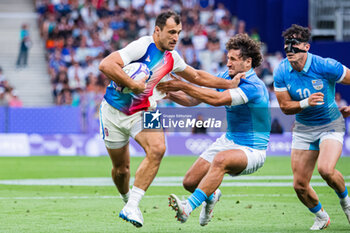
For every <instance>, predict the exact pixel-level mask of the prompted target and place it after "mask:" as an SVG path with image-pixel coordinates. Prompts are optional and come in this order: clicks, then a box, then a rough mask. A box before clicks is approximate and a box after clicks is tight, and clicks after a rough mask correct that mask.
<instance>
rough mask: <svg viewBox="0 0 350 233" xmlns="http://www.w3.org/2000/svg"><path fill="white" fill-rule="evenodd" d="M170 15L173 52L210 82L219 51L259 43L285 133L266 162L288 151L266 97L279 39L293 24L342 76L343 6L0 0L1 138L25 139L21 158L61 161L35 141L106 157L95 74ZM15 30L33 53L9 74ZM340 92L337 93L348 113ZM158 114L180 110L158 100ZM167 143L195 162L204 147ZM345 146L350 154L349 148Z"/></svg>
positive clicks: (324, 0)
mask: <svg viewBox="0 0 350 233" xmlns="http://www.w3.org/2000/svg"><path fill="white" fill-rule="evenodd" d="M169 8H171V9H173V10H175V11H178V12H180V13H181V15H182V20H183V32H182V33H181V35H180V40H179V44H178V46H177V50H178V52H179V53H180V54H181V56H182V57H183V58H184V59H185V61H186V62H187V63H188V64H189V65H191V66H193V67H195V68H198V69H204V70H206V71H208V72H210V73H213V74H216V73H218V72H220V71H223V70H225V69H226V66H225V64H226V62H225V60H226V57H225V43H226V41H227V40H228V38H229V37H231V36H233V35H235V34H237V33H248V34H250V36H251V37H252V38H254V39H256V40H260V41H261V42H263V49H262V52H263V54H264V62H263V64H262V65H261V66H260V67H258V68H257V69H256V72H257V74H258V76H259V77H260V78H261V79H262V80H263V81H264V82H265V84H266V85H267V86H268V88H269V92H270V101H271V106H272V107H274V108H275V110H276V115H274V116H273V119H272V120H273V122H274V123H278V124H277V126H278V127H280V126H281V127H282V128H279V129H280V130H277V131H279V132H284V134H283V136H281V137H272V140H271V146H270V147H271V148H270V151H269V153H270V154H271V153H272V154H273V153H275V154H288V153H289V150H290V138H289V137H290V135H288V133H290V129H291V120H290V119H287V117H286V116H285V115H283V114H282V113H281V112H280V110H279V108H278V103H277V100H276V97H275V95H274V93H273V88H272V82H273V77H272V72H273V69H274V67H276V66H277V65H278V64H279V62H280V61H281V60H282V59H283V57H284V53H282V52H281V51H283V38H282V37H281V34H282V31H283V30H285V29H286V28H288V27H290V26H291V24H294V23H296V24H300V25H302V26H309V27H310V28H311V29H312V33H313V41H312V42H311V52H312V53H314V54H317V55H320V56H323V57H332V58H334V59H337V60H338V61H340V62H342V63H343V64H344V65H346V66H348V67H350V53H349V52H345V51H350V42H348V41H349V40H350V31H349V30H350V16H349V11H350V0H293V1H291V0H231V1H228V0H156V1H153V0H152V1H148V0H145V1H143V0H106V1H104V0H1V1H0V31H1V37H0V51H1V53H0V67H2V73H3V74H4V75H5V77H6V79H7V80H8V81H9V82H10V84H11V86H9V87H6V88H3V87H1V85H3V84H2V83H1V81H2V78H1V72H0V136H1V135H2V136H3V135H6V134H7V133H11V134H9V135H12V134H20V135H19V136H18V137H20V138H22V139H23V140H24V138H27V139H28V140H29V143H30V145H31V146H33V145H34V146H33V147H28V148H31V150H32V151H34V152H28V151H26V152H23V154H45V153H49V154H51V153H53V154H55V153H60V152H56V151H55V150H48V151H49V152H47V150H44V149H38V148H36V147H35V145H36V143H37V142H38V141H39V142H40V143H41V145H42V148H44V147H46V145H51V144H50V143H54V144H55V143H56V144H57V146H58V147H60V148H66V147H65V145H71V144H72V145H73V146H74V147H76V148H83V145H84V146H85V145H88V146H86V147H84V148H85V149H86V150H85V149H84V150H80V149H79V150H75V149H74V150H64V152H62V153H65V154H74V153H78V154H89V153H91V154H94V155H98V154H101V153H106V152H105V148H104V146H103V142H102V140H101V139H100V138H99V136H98V135H97V134H98V129H99V125H98V111H99V104H100V102H101V100H102V98H103V95H104V92H105V87H106V85H108V82H109V80H108V79H107V78H106V77H105V76H104V75H103V74H101V73H100V72H99V71H98V64H99V62H100V61H101V60H102V59H103V57H104V56H106V55H108V54H109V53H111V52H113V51H116V50H118V49H120V48H122V47H124V46H125V45H126V44H128V43H129V42H130V41H132V40H135V39H137V38H138V37H140V36H143V35H151V34H152V32H153V27H154V21H155V16H156V15H157V14H158V13H159V12H160V11H161V10H164V9H169ZM35 11H36V13H35ZM23 23H27V24H29V26H30V27H29V29H30V37H31V40H32V47H31V49H30V51H29V64H28V67H26V68H20V69H16V66H15V63H16V58H17V55H18V51H19V43H20V29H21V25H22V24H23ZM13 87H14V88H15V89H16V92H17V93H18V95H19V97H20V98H21V99H22V101H23V106H25V107H26V108H11V107H7V106H6V107H1V105H2V106H4V105H8V104H3V103H4V102H6V101H3V99H4V97H3V92H4V90H5V94H8V96H10V97H11V98H12V96H13V94H14V93H13V92H12V88H13ZM347 88H348V87H346V86H344V85H337V91H339V92H340V93H341V96H342V98H343V99H345V100H346V101H347V102H348V103H350V94H349V92H348V90H347ZM5 99H6V98H5ZM340 102H341V101H340ZM343 102H344V101H343ZM55 105H58V106H55ZM159 106H160V107H168V108H171V107H177V106H178V105H176V104H174V103H172V102H169V101H167V100H162V101H160V103H159ZM202 107H207V105H203V106H202ZM276 119H277V120H278V121H276ZM286 119H287V120H286ZM284 121H286V122H284ZM347 124H349V122H348V123H347ZM278 127H277V128H278ZM1 133H5V134H1ZM23 134H26V136H23ZM50 135H54V136H50ZM72 135H74V136H72ZM168 136H169V135H168ZM173 136H174V135H170V136H169V137H170V138H174V140H175V142H171V143H173V144H174V145H179V144H181V145H182V144H186V143H187V144H188V145H189V148H190V147H191V148H192V149H193V150H192V149H189V150H187V151H182V152H179V153H184V154H186V153H188V151H191V152H192V153H200V150H202V149H203V148H204V147H205V146H207V145H208V144H210V143H209V142H208V141H207V139H205V136H203V135H202V136H201V138H195V139H193V138H191V136H188V135H187V136H186V137H188V138H185V136H184V138H185V139H184V138H181V137H182V136H181V135H180V136H176V137H177V138H176V137H175V136H174V137H173ZM209 136H210V135H209ZM209 136H208V137H209ZM193 137H196V136H194V135H193ZM0 138H1V137H0ZM2 138H3V139H4V140H5V141H6V143H9V144H6V143H4V141H3V143H1V141H0V150H1V148H6V147H9V148H12V149H13V150H12V151H13V153H14V154H16V147H17V146H20V143H17V144H15V141H14V140H13V139H11V140H10V139H9V138H8V137H6V136H4V137H2ZM62 138H63V139H62ZM170 138H168V139H169V142H170V141H171V139H170ZM214 138H215V137H212V138H211V139H210V140H214ZM22 139H21V140H22ZM27 139H25V140H27ZM187 139H188V140H187ZM46 140H47V141H46ZM180 140H183V141H181V143H180ZM191 140H192V141H191ZM67 141H68V142H69V143H67ZM87 141H89V142H91V143H87ZM47 142H49V143H47ZM61 142H62V143H63V144H62V145H61V144H60V143H61ZM11 143H14V144H11ZM70 143H71V144H70ZM95 144H98V146H97V147H98V148H99V149H96V148H97V147H96V146H93V145H95ZM187 144H186V147H187ZM347 144H349V146H348V148H347V149H348V151H347V153H348V154H350V139H349V140H347V141H346V143H345V145H347ZM197 145H201V146H198V148H199V149H198V150H197V149H194V148H196V147H197ZM133 146H135V148H137V147H136V145H135V144H133ZM23 148H24V147H23ZM28 148H26V150H27V149H28ZM33 148H34V149H33ZM40 148H41V147H40ZM67 148H68V147H67ZM135 148H134V149H135ZM170 148H171V147H170ZM174 148H176V146H175V147H174ZM178 148H179V147H178ZM135 150H136V149H135ZM91 151H92V152H91ZM93 151H94V152H93ZM101 151H102V152H101ZM137 153H139V154H142V153H143V152H142V150H141V151H139V152H137ZM174 153H175V154H176V152H174ZM179 153H178V154H179ZM0 155H1V151H0Z"/></svg>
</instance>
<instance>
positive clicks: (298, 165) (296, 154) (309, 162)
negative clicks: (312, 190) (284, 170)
mask: <svg viewBox="0 0 350 233" xmlns="http://www.w3.org/2000/svg"><path fill="white" fill-rule="evenodd" d="M318 153H319V151H318V150H298V149H292V154H291V165H292V171H293V175H294V180H300V179H301V180H305V181H310V179H311V177H312V173H313V171H314V168H315V164H316V161H317V157H318Z"/></svg>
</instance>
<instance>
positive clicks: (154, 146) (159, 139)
mask: <svg viewBox="0 0 350 233" xmlns="http://www.w3.org/2000/svg"><path fill="white" fill-rule="evenodd" d="M135 140H136V141H137V142H138V143H139V144H140V145H141V146H142V148H143V149H144V150H145V151H146V153H149V152H152V153H153V152H155V153H157V152H158V151H164V150H165V136H164V132H163V130H162V129H143V130H142V131H141V132H140V133H138V134H137V135H136V136H135ZM146 155H147V154H146Z"/></svg>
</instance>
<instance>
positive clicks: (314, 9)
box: [309, 0, 350, 41]
mask: <svg viewBox="0 0 350 233" xmlns="http://www.w3.org/2000/svg"><path fill="white" fill-rule="evenodd" d="M309 23H310V25H309V26H310V27H311V29H312V30H311V31H312V38H313V40H314V41H315V40H322V39H328V40H329V39H332V40H336V41H350V1H348V0H337V1H329V0H309Z"/></svg>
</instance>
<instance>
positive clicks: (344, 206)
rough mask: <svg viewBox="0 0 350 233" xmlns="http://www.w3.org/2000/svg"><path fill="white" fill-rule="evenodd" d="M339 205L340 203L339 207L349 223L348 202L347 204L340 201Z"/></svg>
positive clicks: (349, 206) (349, 211)
mask: <svg viewBox="0 0 350 233" xmlns="http://www.w3.org/2000/svg"><path fill="white" fill-rule="evenodd" d="M340 205H341V208H342V209H343V211H344V213H345V215H346V218H347V219H348V222H349V224H350V203H349V204H347V205H343V204H342V203H340Z"/></svg>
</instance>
